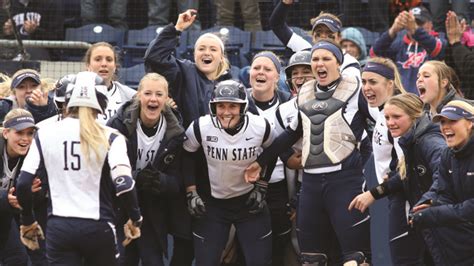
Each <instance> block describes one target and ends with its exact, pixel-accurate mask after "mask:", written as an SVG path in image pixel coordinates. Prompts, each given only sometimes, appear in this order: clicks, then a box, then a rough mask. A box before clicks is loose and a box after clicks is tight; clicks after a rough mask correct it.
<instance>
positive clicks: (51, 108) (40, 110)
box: [0, 92, 58, 123]
mask: <svg viewBox="0 0 474 266" xmlns="http://www.w3.org/2000/svg"><path fill="white" fill-rule="evenodd" d="M13 101H14V100H12V99H10V98H5V99H2V100H0V123H3V120H5V115H6V114H7V113H8V112H10V110H11V109H13V106H15V105H16V104H15V103H14V102H13ZM25 109H26V110H27V111H29V112H30V113H31V114H32V115H33V118H34V120H35V123H38V122H41V121H43V120H44V119H46V118H49V117H51V116H54V115H56V114H57V113H58V108H57V107H56V104H55V103H54V100H53V93H52V92H50V93H49V94H48V104H46V105H45V106H36V105H33V104H31V103H29V102H28V101H26V105H25Z"/></svg>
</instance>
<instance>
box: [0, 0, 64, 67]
mask: <svg viewBox="0 0 474 266" xmlns="http://www.w3.org/2000/svg"><path fill="white" fill-rule="evenodd" d="M10 12H11V16H12V17H11V18H6V20H5V21H2V25H3V37H4V38H8V39H14V38H15V35H14V31H13V26H14V25H15V26H16V28H17V32H18V33H19V36H20V37H21V38H22V39H29V40H62V39H64V36H63V30H64V17H63V3H62V1H56V0H35V1H32V0H13V1H11V8H10ZM12 20H13V21H12ZM27 52H28V53H29V54H30V56H31V59H33V60H50V59H51V54H50V51H49V50H47V49H44V48H28V49H27ZM16 54H18V52H15V53H14V55H16ZM10 59H11V58H10Z"/></svg>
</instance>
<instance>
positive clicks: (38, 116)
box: [25, 96, 58, 123]
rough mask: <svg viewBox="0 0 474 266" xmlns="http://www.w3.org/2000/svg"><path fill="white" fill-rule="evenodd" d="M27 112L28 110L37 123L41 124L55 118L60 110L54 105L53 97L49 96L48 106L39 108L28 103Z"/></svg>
mask: <svg viewBox="0 0 474 266" xmlns="http://www.w3.org/2000/svg"><path fill="white" fill-rule="evenodd" d="M25 109H26V110H28V111H29V112H30V113H31V114H32V115H33V118H34V120H35V123H39V122H41V121H43V120H45V119H47V118H50V117H52V116H55V115H56V114H57V113H58V108H57V107H56V104H54V99H53V97H51V96H48V104H46V105H45V106H38V105H34V104H31V103H30V102H29V101H26V107H25Z"/></svg>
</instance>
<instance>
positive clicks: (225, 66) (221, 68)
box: [194, 32, 230, 79]
mask: <svg viewBox="0 0 474 266" xmlns="http://www.w3.org/2000/svg"><path fill="white" fill-rule="evenodd" d="M204 38H210V39H213V40H216V41H217V42H218V43H219V47H220V48H221V53H222V60H221V61H220V63H219V65H218V66H217V70H216V77H215V79H218V78H219V77H220V76H222V75H224V74H225V73H226V72H227V70H229V69H230V63H229V60H228V59H227V56H226V53H225V48H224V47H225V46H224V41H222V38H221V37H219V35H218V34H216V33H210V32H208V33H204V34H202V35H201V36H199V38H198V39H197V40H196V42H195V43H194V50H196V45H197V43H198V42H199V41H200V40H201V39H204Z"/></svg>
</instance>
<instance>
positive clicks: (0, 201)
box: [0, 189, 11, 212]
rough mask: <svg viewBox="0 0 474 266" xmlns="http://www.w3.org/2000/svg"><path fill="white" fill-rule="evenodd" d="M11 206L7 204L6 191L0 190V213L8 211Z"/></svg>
mask: <svg viewBox="0 0 474 266" xmlns="http://www.w3.org/2000/svg"><path fill="white" fill-rule="evenodd" d="M10 208H11V205H10V203H9V202H8V191H7V190H4V189H0V212H7V211H10Z"/></svg>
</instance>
